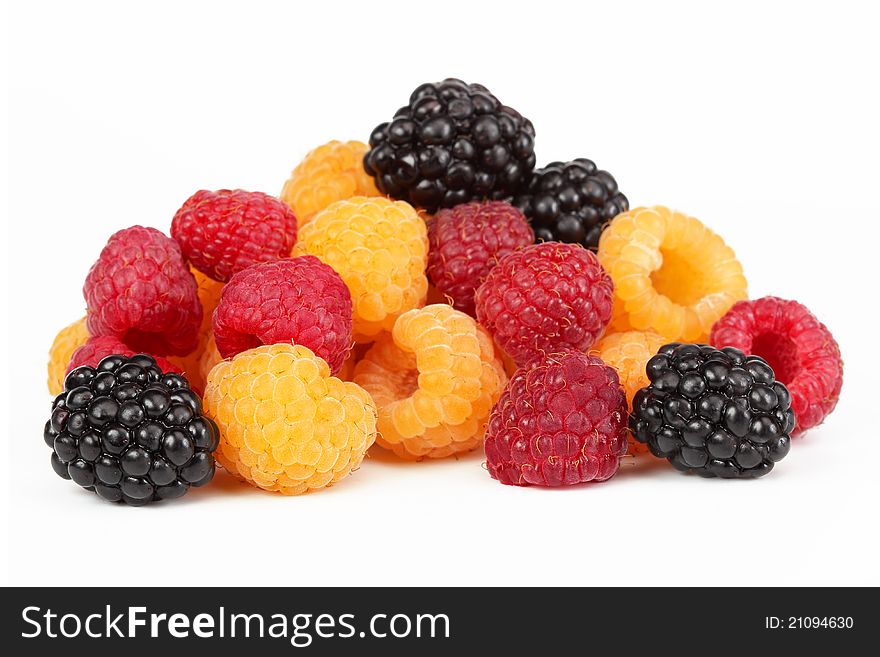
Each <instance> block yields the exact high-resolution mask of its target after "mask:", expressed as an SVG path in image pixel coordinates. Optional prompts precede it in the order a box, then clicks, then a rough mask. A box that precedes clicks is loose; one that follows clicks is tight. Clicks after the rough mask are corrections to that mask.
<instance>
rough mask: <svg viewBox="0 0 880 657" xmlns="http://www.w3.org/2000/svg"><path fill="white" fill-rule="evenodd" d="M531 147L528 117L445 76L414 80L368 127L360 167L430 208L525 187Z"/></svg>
mask: <svg viewBox="0 0 880 657" xmlns="http://www.w3.org/2000/svg"><path fill="white" fill-rule="evenodd" d="M534 145H535V129H534V127H533V126H532V123H531V121H529V120H528V119H526V118H523V116H522V115H521V114H520V113H519V112H517V111H516V110H514V109H511V108H510V107H506V106H504V105H502V104H501V103H500V102H499V101H498V99H497V98H495V96H493V95H492V94H491V93H490V92H489V90H488V89H486V87H484V86H482V85H479V84H467V83H465V82H462V81H461V80H457V79H454V78H447V79H446V80H443V81H442V82H437V83H427V84H423V85H421V86H419V87H418V88H417V89H416V90H415V91H413V93H412V95H411V96H410V99H409V104H408V105H407V106H406V107H402V108H400V109H399V110H398V111H397V113H396V114H395V115H394V118H393V119H392V120H391V121H390V122H387V123H382V124H380V125H379V126H377V127H376V129H375V130H373V134H372V135H370V150H369V151H368V152H367V154H366V155H365V156H364V168H365V169H366V171H367V173H368V174H370V175H371V176H373V177H374V178H375V179H376V186H377V187H378V188H379V190H380V191H381V192H383V193H385V194H388V195H389V196H392V197H394V198H396V199H399V200H403V201H407V202H409V203H410V204H412V205H414V206H416V207H419V208H423V209H425V210H427V211H428V212H431V213H433V212H436V211H437V209H439V208H441V207H444V208H451V207H453V206H455V205H458V204H460V203H466V202H468V201H479V200H483V199H493V200H499V199H504V198H508V197H510V196H513V195H515V194H517V193H518V192H520V191H522V189H523V188H524V186H525V185H526V184H527V182H528V178H529V175H530V174H531V172H532V169H534V167H535V153H534Z"/></svg>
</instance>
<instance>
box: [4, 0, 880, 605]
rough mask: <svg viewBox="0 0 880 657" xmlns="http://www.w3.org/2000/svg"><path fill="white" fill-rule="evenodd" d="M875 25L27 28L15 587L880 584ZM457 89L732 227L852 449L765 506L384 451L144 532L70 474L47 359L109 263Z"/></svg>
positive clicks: (42, 23)
mask: <svg viewBox="0 0 880 657" xmlns="http://www.w3.org/2000/svg"><path fill="white" fill-rule="evenodd" d="M722 6H723V7H724V8H723V9H722V8H721V7H722ZM870 7H871V4H870V3H848V2H834V3H827V4H825V5H819V4H813V3H790V4H789V3H781V2H780V3H770V2H756V3H744V2H741V3H736V4H734V5H730V4H724V5H715V4H714V3H712V4H710V3H687V4H682V3H677V4H675V5H668V3H648V2H645V3H607V2H604V3H572V2H554V1H549V0H541V1H540V2H529V3H516V2H509V1H508V2H493V3H489V2H473V1H472V0H470V1H467V2H457V1H449V0H447V1H444V2H433V3H430V4H428V3H425V4H422V3H414V2H379V1H375V0H374V1H371V2H361V3H353V2H352V3H346V4H336V3H332V2H308V3H299V2H297V3H294V2H286V3H285V2H277V3H267V2H241V3H237V4H226V3H218V2H210V3H208V2H205V3H194V2H187V3H181V2H168V3H165V2H154V3H149V4H135V3H115V2H107V3H96V2H83V1H80V2H64V3H62V2H58V3H45V2H27V3H25V2H18V3H14V6H12V7H11V8H10V9H9V15H8V17H7V18H8V23H7V24H8V26H9V54H8V64H9V77H8V107H9V136H8V139H9V143H8V151H7V149H6V148H4V149H3V150H4V152H8V158H9V161H8V169H9V176H8V189H7V190H5V191H6V192H8V197H9V198H8V200H9V203H8V210H9V211H8V216H7V218H6V219H5V221H6V223H7V225H8V239H9V242H8V253H7V263H8V275H9V277H8V279H7V285H6V286H4V287H5V292H8V299H5V300H4V303H3V309H4V311H5V312H7V313H8V321H7V322H6V327H5V328H7V329H8V332H9V342H8V349H9V351H8V353H7V359H6V372H5V373H4V374H5V376H3V377H2V378H3V379H5V381H4V384H3V385H4V391H3V395H2V399H3V409H2V412H3V415H4V416H6V418H7V419H8V421H9V424H8V434H7V435H6V436H5V439H6V442H7V446H6V448H7V450H8V451H7V455H6V458H5V459H4V460H3V468H2V472H3V475H2V476H3V478H4V495H6V494H8V495H9V497H8V499H7V500H5V506H6V509H7V512H8V522H7V523H6V525H5V527H4V530H5V531H7V532H8V536H7V539H6V541H4V542H5V543H6V550H7V551H8V557H9V572H8V578H9V581H10V582H12V583H15V584H26V585H32V584H34V585H35V584H63V585H84V584H115V585H134V584H184V585H190V584H210V583H217V584H236V585H246V584H262V585H265V584H287V585H306V584H312V585H333V584H389V585H390V584H404V585H428V584H477V585H483V584H498V585H515V584H529V585H531V584H579V585H613V584H696V585H721V584H771V585H777V584H856V585H858V584H874V585H877V584H880V572H878V559H877V538H878V529H877V527H878V522H877V517H878V513H877V506H878V502H880V496H878V492H880V491H878V478H877V471H878V469H877V456H876V455H877V452H878V449H880V432H878V428H877V424H876V417H877V389H878V388H877V376H876V372H877V371H878V364H877V360H876V358H877V349H876V346H875V341H876V336H877V320H878V312H877V307H876V306H877V298H878V297H877V291H876V287H877V283H878V277H877V260H878V258H877V248H878V247H877V244H878V237H880V231H878V221H880V200H878V199H880V196H878V180H880V165H878V162H880V132H878V125H880V120H878V117H880V100H878V79H877V65H878V62H880V47H878V37H877V32H876V29H877V25H878V16H877V14H876V12H875V11H874V10H873V9H871V8H870ZM446 76H457V77H461V78H464V79H465V80H467V81H471V82H481V83H483V84H485V85H487V86H488V87H489V88H490V89H491V90H492V91H493V93H495V94H496V95H497V96H499V97H500V98H501V99H502V101H503V102H505V103H507V104H509V105H512V106H513V107H515V108H517V109H518V110H520V111H521V112H522V113H523V114H525V115H526V116H528V117H529V118H531V119H532V121H533V122H534V124H535V126H536V129H537V154H538V162H539V164H541V163H546V162H548V161H550V160H555V159H570V158H574V157H590V158H593V159H594V160H595V161H596V162H597V163H598V164H599V165H600V166H601V167H603V168H607V169H608V170H609V171H611V172H612V173H613V174H614V176H615V177H616V178H617V180H618V181H619V184H620V186H621V188H622V190H623V191H624V192H625V193H626V194H627V195H628V196H629V198H630V200H631V204H632V205H633V206H636V205H646V204H656V203H661V204H666V205H670V206H673V207H676V208H678V209H681V210H683V211H685V212H688V213H690V214H692V215H694V216H697V217H699V218H701V219H702V220H703V221H704V222H705V223H707V224H708V225H709V226H711V227H712V228H714V229H715V230H716V231H718V232H719V233H720V234H721V235H722V236H723V237H724V238H725V239H726V240H727V242H728V243H729V244H730V245H731V246H732V247H733V248H734V249H735V250H736V252H737V254H738V255H739V257H740V259H741V260H742V263H743V265H744V267H745V271H746V275H747V277H748V279H749V282H750V292H751V295H752V296H753V297H758V296H762V295H765V294H769V293H773V294H776V295H779V296H783V297H788V298H794V299H798V300H800V301H802V302H803V303H805V304H806V305H807V306H808V307H810V308H811V309H812V310H813V311H814V312H815V313H816V314H817V315H818V316H819V317H820V318H821V319H822V320H823V321H824V322H825V323H826V324H828V326H829V327H830V328H831V329H832V331H833V332H834V334H835V336H836V337H837V339H838V341H839V342H840V345H841V348H842V350H843V354H844V358H845V360H846V377H845V384H844V389H843V396H842V397H841V400H840V404H839V406H838V409H837V411H836V412H835V413H834V415H833V416H832V417H831V418H830V419H829V420H828V421H827V422H826V424H825V425H823V426H822V427H820V428H819V429H816V430H814V431H811V432H810V433H809V434H808V435H807V436H806V437H805V438H803V439H798V440H796V441H795V442H794V445H793V448H792V451H791V453H790V455H789V456H788V458H786V459H785V461H783V462H782V463H780V464H779V465H778V466H777V468H776V469H775V470H774V472H773V473H772V474H771V475H770V476H768V477H766V478H764V479H761V480H757V481H733V482H730V481H715V480H703V479H700V478H698V477H695V476H683V475H680V474H678V473H677V472H675V471H673V470H672V468H671V467H669V466H668V465H667V464H665V463H664V462H660V461H654V460H651V459H645V460H642V461H639V462H638V463H634V462H633V461H632V460H631V459H627V460H625V461H624V464H623V466H622V467H621V471H620V473H619V475H618V476H617V477H615V478H614V479H612V480H611V481H609V482H607V483H603V484H598V485H586V486H581V487H576V488H572V489H566V490H541V489H535V488H526V489H517V488H511V487H505V486H501V485H499V484H498V483H497V482H495V481H494V480H492V479H491V478H490V477H489V476H488V474H487V473H486V471H485V469H484V468H483V467H482V462H483V455H482V453H475V454H472V455H469V456H465V457H463V458H461V459H458V460H454V459H453V460H444V461H440V462H426V463H420V464H404V463H399V462H397V461H395V460H394V459H393V458H390V457H388V456H387V455H385V454H383V453H382V452H381V451H377V450H378V448H376V450H374V451H373V452H371V454H372V457H371V458H369V459H368V460H367V461H366V462H365V463H364V465H363V467H362V468H361V469H360V471H358V472H357V473H355V475H354V476H352V477H350V478H349V479H347V480H344V481H343V482H341V483H340V484H339V485H337V486H335V487H333V488H331V489H329V490H326V491H323V492H319V493H315V494H310V495H307V496H304V497H297V498H284V497H280V496H275V495H270V494H267V493H263V492H261V491H258V490H256V489H253V488H250V487H248V486H246V485H243V484H239V483H237V482H235V481H233V480H231V479H229V478H228V477H226V476H224V475H219V476H218V477H217V478H216V480H215V482H214V484H212V485H211V486H209V487H208V488H206V489H203V490H198V491H193V492H191V493H190V494H189V495H187V496H186V497H185V498H184V499H183V500H180V501H179V502H177V503H171V504H156V505H152V506H150V507H147V508H127V507H122V506H114V505H110V504H106V503H102V502H100V501H99V500H98V499H96V498H95V496H94V495H91V494H87V493H85V492H82V491H80V490H78V489H77V488H76V486H74V485H73V484H72V483H71V482H67V481H63V480H61V479H60V478H59V477H57V476H56V475H55V474H54V473H53V472H52V470H51V468H50V466H49V450H48V449H47V448H46V446H45V444H44V443H43V440H42V435H41V433H42V425H43V422H44V421H45V419H46V417H47V415H48V412H49V402H50V398H49V395H48V393H47V391H46V387H45V378H46V373H45V363H46V352H47V350H48V348H49V345H50V343H51V341H52V339H53V337H54V335H55V333H56V331H57V330H58V329H60V328H61V327H62V326H64V325H66V324H68V323H69V322H71V321H73V320H75V319H77V318H78V317H80V316H81V315H82V314H83V310H84V302H83V299H82V295H81V283H82V280H83V278H84V277H85V274H86V272H87V270H88V267H89V266H90V264H91V263H92V262H93V261H94V259H95V258H96V256H97V255H98V253H99V251H100V249H101V247H102V246H103V244H104V242H105V240H106V239H107V237H108V236H109V235H110V234H111V233H112V232H114V231H116V230H118V229H120V228H123V227H127V226H130V225H133V224H144V225H151V226H156V227H159V228H162V229H164V230H166V231H167V230H168V227H169V224H170V219H171V217H172V215H173V214H174V211H175V210H176V209H177V207H178V206H179V205H180V204H181V203H182V202H183V201H184V200H185V199H186V198H187V197H188V196H189V195H190V194H191V193H192V192H194V191H195V190H197V189H200V188H208V189H214V188H220V187H242V188H245V189H253V190H262V191H266V192H270V193H278V192H279V191H280V189H281V185H282V183H283V182H284V180H285V178H286V177H287V175H288V173H289V171H290V170H291V169H292V168H293V167H294V166H295V165H296V164H297V163H298V161H299V160H300V159H301V158H302V156H303V155H305V153H306V152H307V151H308V150H309V149H311V148H313V147H315V146H317V145H319V144H321V143H323V142H325V141H327V140H329V139H334V138H336V139H360V140H362V141H366V140H367V138H368V136H369V134H370V132H371V130H372V128H373V127H374V126H375V125H376V124H378V123H380V122H381V121H384V120H387V119H389V118H390V117H391V115H392V114H393V112H394V111H395V110H396V109H397V108H398V107H399V106H401V105H403V104H404V103H406V101H407V99H408V96H409V93H410V92H411V90H412V89H413V88H415V87H416V86H417V85H418V84H420V83H421V82H425V81H435V80H439V79H442V78H443V77H446ZM181 555H186V556H185V558H183V559H182V558H181ZM830 611H834V610H830Z"/></svg>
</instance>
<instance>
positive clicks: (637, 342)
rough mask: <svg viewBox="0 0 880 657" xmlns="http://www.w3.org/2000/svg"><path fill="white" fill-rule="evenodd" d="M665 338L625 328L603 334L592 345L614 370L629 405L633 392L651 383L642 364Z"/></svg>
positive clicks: (664, 341) (595, 352)
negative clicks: (624, 329) (602, 336)
mask: <svg viewBox="0 0 880 657" xmlns="http://www.w3.org/2000/svg"><path fill="white" fill-rule="evenodd" d="M668 342H669V341H668V340H667V339H666V338H664V337H663V336H661V335H657V334H656V333H654V332H652V331H624V332H623V333H610V334H608V335H606V336H605V337H604V338H602V339H601V340H599V342H597V343H596V344H594V345H593V347H592V348H591V349H590V353H591V354H596V355H597V356H599V358H601V359H602V360H603V361H605V363H606V364H607V365H610V366H611V367H613V368H614V369H616V370H617V374H618V376H619V377H620V384H621V385H622V386H623V389H624V391H625V392H626V401H627V403H628V404H629V406H630V409H631V408H632V398H633V395H635V394H636V393H637V392H638V391H639V390H640V389H641V388H644V387H645V386H647V385H648V384H649V383H650V381H649V380H648V375H647V374H646V373H645V365H647V364H648V361H649V360H650V359H651V358H653V357H654V356H656V355H657V351H658V350H659V349H660V347H662V346H663V345H665V344H667V343H668Z"/></svg>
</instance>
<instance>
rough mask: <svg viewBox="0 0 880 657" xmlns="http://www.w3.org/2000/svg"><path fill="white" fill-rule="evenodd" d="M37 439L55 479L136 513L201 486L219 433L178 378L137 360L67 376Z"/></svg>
mask: <svg viewBox="0 0 880 657" xmlns="http://www.w3.org/2000/svg"><path fill="white" fill-rule="evenodd" d="M43 438H44V440H45V441H46V444H47V445H49V447H51V448H52V457H51V461H52V468H53V469H54V470H55V472H56V473H57V474H58V476H60V477H62V478H64V479H73V481H74V482H75V483H77V484H79V485H80V486H82V487H83V488H85V489H86V490H89V491H94V492H95V493H96V494H97V495H98V496H99V497H101V498H103V499H105V500H109V501H111V502H125V503H127V504H131V505H133V506H141V505H144V504H147V503H148V502H152V501H155V500H162V499H172V498H175V497H180V496H181V495H183V494H184V493H186V492H187V490H189V487H190V486H203V485H205V484H207V483H208V482H209V481H210V480H211V478H212V477H213V476H214V456H213V452H214V450H215V449H216V448H217V442H218V439H219V432H218V430H217V426H216V425H215V424H214V422H213V421H212V420H211V419H209V418H207V417H205V416H203V415H202V402H201V400H200V399H199V397H198V396H197V395H196V394H195V393H194V392H193V391H192V390H190V388H189V383H188V382H187V380H186V379H185V378H184V377H183V376H181V375H179V374H174V373H167V374H164V373H163V372H162V370H160V369H159V367H158V366H157V365H156V361H155V360H154V359H153V358H152V357H151V356H148V355H146V354H137V355H135V356H131V357H129V358H126V357H124V356H119V355H112V356H107V357H106V358H104V359H103V360H101V362H100V363H98V366H97V367H89V366H87V365H83V366H82V367H77V368H76V369H74V370H72V371H71V372H70V373H69V374H68V375H67V378H66V379H65V380H64V391H63V392H62V393H61V394H60V395H58V396H57V397H56V398H55V401H54V402H53V403H52V416H51V418H50V419H49V421H48V422H46V426H45V428H44V429H43Z"/></svg>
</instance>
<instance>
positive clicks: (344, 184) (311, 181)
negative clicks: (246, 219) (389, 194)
mask: <svg viewBox="0 0 880 657" xmlns="http://www.w3.org/2000/svg"><path fill="white" fill-rule="evenodd" d="M369 148H370V147H369V146H367V145H366V144H362V143H361V142H359V141H346V142H341V141H336V140H334V141H331V142H328V143H326V144H324V145H323V146H318V148H316V149H315V150H313V151H311V152H310V153H309V154H308V155H306V157H305V159H303V161H302V162H300V163H299V165H298V166H297V167H296V168H295V169H294V170H293V173H291V174H290V178H289V179H288V180H287V182H286V183H284V189H282V190H281V200H282V201H284V202H285V203H287V205H288V206H289V207H290V209H291V210H293V214H295V215H296V220H297V222H298V224H299V227H300V228H302V227H303V226H305V225H306V224H307V223H309V222H310V221H311V220H312V219H313V218H314V216H315V214H316V213H318V212H320V211H321V210H323V209H324V208H326V207H327V206H328V205H330V204H331V203H335V202H336V201H342V200H344V199H347V198H351V197H352V196H379V195H380V193H379V190H378V189H376V184H375V183H374V182H373V178H372V177H371V176H369V175H367V172H366V171H364V155H365V154H366V152H367V151H368V150H369Z"/></svg>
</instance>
